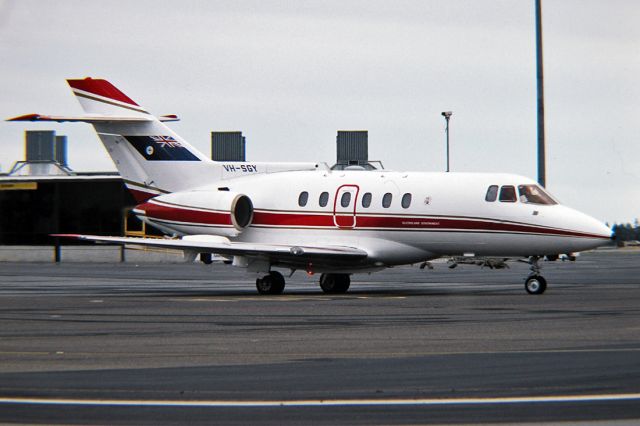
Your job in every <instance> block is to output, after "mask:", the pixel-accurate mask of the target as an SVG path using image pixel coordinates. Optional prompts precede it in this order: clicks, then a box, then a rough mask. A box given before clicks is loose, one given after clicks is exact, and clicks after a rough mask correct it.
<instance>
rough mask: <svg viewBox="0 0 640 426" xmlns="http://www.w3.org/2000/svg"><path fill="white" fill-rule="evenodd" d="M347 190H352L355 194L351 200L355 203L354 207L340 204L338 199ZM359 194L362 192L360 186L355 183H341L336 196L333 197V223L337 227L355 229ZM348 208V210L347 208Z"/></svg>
mask: <svg viewBox="0 0 640 426" xmlns="http://www.w3.org/2000/svg"><path fill="white" fill-rule="evenodd" d="M345 192H351V193H352V194H354V195H353V197H352V200H351V202H352V203H353V209H350V208H349V207H346V208H345V207H342V206H339V204H338V200H339V199H340V198H341V197H342V194H344V193H345ZM358 194H360V187H359V186H358V185H354V184H345V185H340V186H339V187H338V189H336V193H335V196H334V198H333V224H334V225H335V226H336V227H337V228H341V229H353V228H355V227H356V217H357V216H356V209H357V207H358ZM347 209H348V210H347Z"/></svg>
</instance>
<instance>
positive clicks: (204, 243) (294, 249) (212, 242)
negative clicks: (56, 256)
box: [53, 234, 368, 265]
mask: <svg viewBox="0 0 640 426" xmlns="http://www.w3.org/2000/svg"><path fill="white" fill-rule="evenodd" d="M53 236H55V237H68V238H75V239H79V240H85V241H96V242H101V243H114V244H131V245H137V246H145V247H162V248H169V249H176V250H185V251H191V252H197V253H215V254H220V255H223V256H247V257H259V258H264V259H269V260H272V261H274V263H282V264H285V265H306V264H307V263H309V262H316V261H320V262H327V261H328V262H337V263H350V262H354V261H355V262H357V261H361V260H364V259H366V258H367V256H368V253H367V252H366V251H364V250H361V249H359V248H355V247H348V246H335V245H327V246H296V245H287V244H261V243H247V242H232V241H229V240H228V239H227V238H224V237H215V236H209V235H192V236H187V237H184V238H182V239H168V238H133V237H104V236H99V235H79V234H55V235H53Z"/></svg>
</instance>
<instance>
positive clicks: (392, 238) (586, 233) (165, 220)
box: [136, 170, 611, 271]
mask: <svg viewBox="0 0 640 426" xmlns="http://www.w3.org/2000/svg"><path fill="white" fill-rule="evenodd" d="M521 185H535V182H533V181H532V180H530V179H528V178H525V177H522V176H517V175H509V174H485V173H421V172H389V171H337V170H333V171H332V170H317V171H295V172H281V173H272V174H262V175H253V176H251V175H249V176H246V175H245V176H242V177H237V178H230V179H225V180H223V181H218V182H216V183H215V184H214V185H209V186H203V187H200V188H198V189H195V190H191V191H182V192H177V193H172V194H167V195H162V196H159V197H156V198H154V199H151V200H150V201H149V202H147V203H145V204H142V205H140V206H138V207H137V210H136V211H137V212H138V214H140V215H141V216H142V217H143V219H144V220H147V221H148V222H149V223H151V224H153V225H156V226H159V227H161V228H162V229H165V230H167V231H170V232H174V233H176V234H178V235H191V234H196V235H207V234H208V235H220V236H226V237H228V238H230V240H231V241H242V242H253V243H259V242H265V241H268V242H270V243H272V244H283V245H327V246H348V247H356V248H360V249H363V250H365V251H366V252H367V253H368V256H367V259H366V261H362V262H360V264H359V265H358V268H362V269H367V268H372V267H385V266H392V265H398V264H407V263H415V262H420V261H424V260H428V259H433V258H437V257H441V256H463V255H474V256H496V257H501V256H505V257H509V256H511V257H514V256H544V255H555V254H561V253H571V252H577V251H582V250H587V249H591V248H594V247H597V246H600V245H602V244H603V241H606V240H608V239H609V237H610V234H611V231H610V230H609V228H607V227H606V226H604V225H603V224H601V223H600V222H598V221H597V220H595V219H593V218H591V217H589V216H587V215H585V214H583V213H580V212H578V211H576V210H573V209H570V208H568V207H565V206H562V205H561V204H557V203H554V204H536V203H530V202H525V201H526V200H524V199H523V197H522V196H516V200H513V201H500V199H499V198H498V197H496V199H495V201H487V200H486V194H487V191H488V188H489V187H490V186H497V187H498V188H499V189H501V188H502V187H505V186H511V187H513V188H515V190H516V191H517V189H518V187H519V186H521ZM347 193H348V194H350V195H345V194H347ZM220 194H222V195H227V194H228V196H229V197H233V196H234V195H238V194H242V195H243V196H246V197H248V199H249V200H250V201H251V204H252V209H253V210H252V217H251V218H250V223H248V224H246V226H238V224H237V223H235V224H234V223H233V222H234V221H233V220H232V217H231V216H232V215H233V213H232V212H230V211H229V209H228V208H225V206H226V205H223V204H220V203H219V202H217V195H220ZM407 194H408V195H407ZM143 212H144V213H143ZM298 266H300V265H298ZM353 266H355V265H352V267H353ZM313 269H315V270H318V271H324V270H335V269H341V268H340V266H339V265H313Z"/></svg>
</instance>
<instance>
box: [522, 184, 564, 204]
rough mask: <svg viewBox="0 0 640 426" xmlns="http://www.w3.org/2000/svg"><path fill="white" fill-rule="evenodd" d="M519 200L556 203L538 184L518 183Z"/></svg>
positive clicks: (530, 202)
mask: <svg viewBox="0 0 640 426" xmlns="http://www.w3.org/2000/svg"><path fill="white" fill-rule="evenodd" d="M518 194H519V195H520V201H521V202H523V203H526V204H544V205H553V204H558V203H557V202H556V201H555V200H554V199H553V198H551V196H550V195H549V194H547V193H546V192H544V189H542V188H540V187H539V186H538V185H518Z"/></svg>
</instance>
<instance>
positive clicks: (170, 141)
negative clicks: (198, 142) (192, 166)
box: [124, 136, 200, 161]
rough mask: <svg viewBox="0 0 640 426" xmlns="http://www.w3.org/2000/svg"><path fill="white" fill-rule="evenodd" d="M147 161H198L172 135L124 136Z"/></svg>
mask: <svg viewBox="0 0 640 426" xmlns="http://www.w3.org/2000/svg"><path fill="white" fill-rule="evenodd" d="M124 138H125V139H126V140H127V141H128V142H129V143H130V144H131V145H132V146H133V147H134V148H135V149H136V151H138V153H139V154H140V155H142V156H143V157H144V158H145V160H148V161H200V159H199V158H198V157H196V156H195V155H194V154H193V153H191V152H190V151H189V150H188V149H187V148H185V147H184V146H182V144H181V143H180V142H178V141H177V140H175V139H174V138H173V137H172V136H125V137H124Z"/></svg>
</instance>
